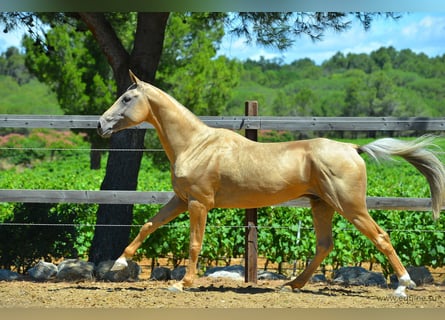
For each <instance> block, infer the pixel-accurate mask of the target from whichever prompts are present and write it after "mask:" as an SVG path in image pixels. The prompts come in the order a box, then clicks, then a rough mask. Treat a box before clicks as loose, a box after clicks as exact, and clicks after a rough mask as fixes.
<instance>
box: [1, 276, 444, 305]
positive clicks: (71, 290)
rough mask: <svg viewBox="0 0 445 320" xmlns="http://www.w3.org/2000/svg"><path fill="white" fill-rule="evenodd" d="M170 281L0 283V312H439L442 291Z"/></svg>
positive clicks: (436, 287)
mask: <svg viewBox="0 0 445 320" xmlns="http://www.w3.org/2000/svg"><path fill="white" fill-rule="evenodd" d="M172 283H173V282H172V281H170V282H159V281H150V280H148V279H142V280H140V281H138V282H126V283H110V282H78V283H67V282H45V283H39V282H33V281H13V282H0V307H1V308H445V286H443V285H428V286H424V287H419V288H416V289H414V290H409V291H407V293H408V297H407V298H393V297H392V296H391V294H392V290H391V289H382V288H376V287H357V286H351V287H344V286H339V285H332V284H308V285H307V286H305V287H304V288H303V290H301V291H300V292H283V291H281V290H279V288H280V286H281V285H282V284H283V282H282V281H278V280H277V281H258V283H257V284H251V283H250V284H249V283H244V282H243V281H235V280H227V279H215V278H204V277H202V278H198V279H197V280H196V282H195V285H194V287H193V288H191V289H189V290H187V291H184V292H180V293H172V292H170V291H168V290H167V288H168V287H169V286H170V285H171V284H172Z"/></svg>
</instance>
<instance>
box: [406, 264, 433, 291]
mask: <svg viewBox="0 0 445 320" xmlns="http://www.w3.org/2000/svg"><path fill="white" fill-rule="evenodd" d="M406 271H408V273H409V276H410V277H411V280H413V281H414V282H415V283H416V285H418V286H421V285H424V284H433V283H434V278H433V275H432V274H431V272H430V270H428V268H427V267H408V268H406Z"/></svg>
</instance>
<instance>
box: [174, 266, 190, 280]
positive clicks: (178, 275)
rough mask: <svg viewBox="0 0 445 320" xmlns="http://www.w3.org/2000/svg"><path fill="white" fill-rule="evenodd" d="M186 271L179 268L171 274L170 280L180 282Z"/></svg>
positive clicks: (181, 267)
mask: <svg viewBox="0 0 445 320" xmlns="http://www.w3.org/2000/svg"><path fill="white" fill-rule="evenodd" d="M186 271H187V268H186V267H185V266H179V267H177V268H175V269H173V271H172V272H171V279H172V280H177V281H179V280H182V278H184V276H185V272H186Z"/></svg>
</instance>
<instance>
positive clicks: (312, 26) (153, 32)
mask: <svg viewBox="0 0 445 320" xmlns="http://www.w3.org/2000/svg"><path fill="white" fill-rule="evenodd" d="M378 15H381V14H380V13H353V14H349V13H332V12H315V13H301V12H299V13H279V12H275V13H266V12H260V13H249V12H245V13H238V14H233V15H228V14H224V13H211V14H207V15H205V16H204V17H203V19H204V21H206V22H207V23H208V24H209V25H211V24H212V23H213V22H215V21H218V20H223V21H225V22H227V23H228V25H229V26H231V27H230V31H231V32H233V33H235V34H237V35H239V36H241V35H243V36H245V37H246V38H247V41H255V40H256V42H258V43H259V44H262V45H271V46H275V47H278V48H279V49H286V48H289V46H290V45H291V44H293V42H294V41H295V40H294V39H295V37H294V36H295V35H297V36H300V35H307V36H309V37H311V38H312V39H314V40H317V39H318V40H320V39H322V36H323V32H324V31H325V30H326V29H334V30H337V31H344V30H346V29H347V28H349V26H350V23H351V20H350V19H351V18H355V19H358V20H359V21H360V22H361V23H362V25H363V27H364V28H365V29H368V28H369V26H370V24H371V22H372V20H373V17H375V16H378ZM385 15H386V16H387V17H392V18H395V16H394V15H393V14H385ZM72 16H73V17H74V18H76V19H79V20H81V21H82V22H83V23H84V24H85V25H86V26H87V28H88V29H89V31H90V32H91V33H92V35H93V36H94V38H95V40H96V41H97V44H98V46H99V48H100V49H101V51H102V53H103V54H104V56H105V57H106V58H107V61H108V63H109V64H110V66H111V69H112V71H113V75H114V78H115V80H116V84H117V95H120V94H122V93H123V92H124V91H125V89H126V88H127V87H128V86H129V84H130V83H129V77H128V70H129V69H132V70H133V72H135V73H136V74H137V75H138V76H139V77H140V78H141V79H142V80H144V81H147V82H153V81H154V79H155V74H156V71H157V67H158V64H159V61H160V57H161V52H162V49H163V42H164V36H165V30H166V26H167V21H168V18H169V13H138V14H137V19H136V26H135V30H134V42H133V44H132V47H126V46H125V45H124V43H123V40H121V38H119V36H118V32H117V29H116V26H115V25H113V23H112V21H113V19H112V17H113V14H106V13H79V14H73V15H72ZM65 17H66V15H64V14H54V15H53V16H52V19H51V23H52V24H56V23H65ZM35 20H36V16H35V15H34V14H33V13H2V14H0V22H3V23H4V24H5V25H6V27H5V30H6V31H7V30H8V29H10V28H13V27H14V26H16V25H17V24H24V25H26V26H27V27H28V28H29V30H30V33H31V35H32V36H35V38H36V40H37V41H38V40H40V41H42V40H41V39H40V38H39V36H38V34H36V33H35V32H34V31H33V30H34V29H33V28H34V25H35ZM144 134H145V132H144V130H125V131H122V132H119V133H116V134H114V135H113V136H112V137H111V140H110V146H111V148H112V149H124V148H125V149H134V150H137V149H141V148H142V146H143V140H144V139H143V138H144ZM141 156H142V153H141V152H139V151H125V152H110V155H109V157H108V163H107V169H106V174H105V177H104V180H103V183H102V185H101V189H102V190H108V189H120V190H135V189H136V185H137V176H138V171H139V167H140V160H141ZM132 207H133V206H132V205H100V206H99V210H98V213H97V224H98V226H97V228H96V231H95V236H94V240H93V245H92V248H91V251H90V260H91V261H93V262H99V261H103V260H108V259H115V258H116V257H118V256H119V254H120V253H121V252H122V250H123V249H124V247H125V246H126V245H127V242H128V235H129V231H130V230H129V229H130V228H129V227H125V228H123V227H119V228H116V229H115V230H112V231H110V229H109V228H107V227H103V226H102V225H113V224H117V225H130V224H131V218H132Z"/></svg>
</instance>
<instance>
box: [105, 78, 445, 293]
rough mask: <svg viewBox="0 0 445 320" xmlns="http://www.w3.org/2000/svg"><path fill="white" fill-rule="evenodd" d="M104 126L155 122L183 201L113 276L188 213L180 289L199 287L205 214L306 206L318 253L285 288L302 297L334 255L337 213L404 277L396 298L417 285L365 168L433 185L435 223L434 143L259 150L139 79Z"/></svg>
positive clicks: (325, 143) (441, 173) (442, 179)
mask: <svg viewBox="0 0 445 320" xmlns="http://www.w3.org/2000/svg"><path fill="white" fill-rule="evenodd" d="M130 77H131V79H132V81H133V82H134V84H133V85H132V86H130V88H129V89H128V90H127V91H126V92H125V93H124V94H123V95H122V96H121V97H120V98H119V99H118V100H117V101H116V102H115V103H114V104H113V105H112V106H111V107H110V109H108V110H107V111H106V112H105V113H104V114H103V115H102V116H101V117H100V119H99V123H98V133H99V134H100V135H101V136H103V137H107V136H110V135H111V134H112V133H113V132H116V131H119V130H122V129H125V128H128V127H131V126H135V125H138V124H140V123H141V122H143V121H147V122H149V123H151V124H152V125H153V126H154V127H155V129H156V131H157V133H158V135H159V139H160V141H161V143H162V146H163V148H164V150H165V152H166V154H167V156H168V159H169V160H170V163H171V177H172V184H173V189H174V192H175V196H174V197H173V198H172V199H171V200H170V201H169V202H168V203H167V204H166V205H165V206H164V207H163V208H162V209H161V210H160V211H159V212H158V213H157V214H156V215H155V216H154V217H152V218H151V219H150V220H149V221H148V222H147V223H146V224H144V225H143V226H142V228H141V229H140V232H139V234H138V235H137V236H136V238H135V239H134V240H133V242H131V244H130V245H128V247H127V248H126V249H125V250H124V252H123V253H122V255H121V256H120V257H119V258H118V259H117V260H116V262H115V264H114V266H113V268H112V270H120V269H123V268H125V267H126V266H127V259H130V258H132V257H133V255H134V254H135V252H136V250H137V249H138V248H139V247H140V245H141V244H142V242H143V241H144V240H145V238H146V237H147V236H148V235H149V234H151V233H153V232H154V231H155V230H156V229H157V228H159V227H160V226H162V225H164V224H166V223H168V222H169V221H171V220H173V219H174V218H176V217H177V216H178V215H179V214H180V213H182V212H184V211H188V212H189V214H190V257H189V258H190V259H189V265H188V268H187V272H186V274H185V276H184V278H183V279H182V280H181V281H180V282H178V283H176V284H175V288H177V289H178V290H182V289H183V287H184V286H185V287H188V286H191V285H192V282H193V279H194V277H195V275H196V264H197V259H198V254H199V252H200V250H201V245H202V241H203V237H204V230H205V225H206V219H207V213H208V211H209V210H210V209H212V208H214V207H219V208H253V207H262V206H270V205H275V204H278V203H282V202H285V201H288V200H291V199H295V198H298V197H308V198H309V199H310V203H311V207H312V215H313V222H314V227H315V233H316V239H317V244H316V253H315V257H314V258H313V260H312V261H311V262H310V263H309V265H308V266H307V267H306V269H305V270H304V271H303V272H302V273H301V274H300V275H299V276H298V277H297V278H296V279H294V280H292V281H290V282H288V283H286V285H289V286H290V287H291V288H292V289H297V288H301V287H303V286H304V285H305V283H306V282H307V281H308V280H309V278H310V276H311V275H312V274H313V272H314V271H315V270H316V269H317V267H318V266H319V265H320V263H321V262H322V261H323V259H324V258H325V257H326V256H327V255H328V253H329V252H330V251H331V250H332V247H333V240H332V226H331V225H332V217H333V214H334V211H337V212H339V213H340V214H341V215H342V216H343V217H345V218H346V219H347V220H349V221H350V222H351V223H352V224H353V225H354V226H355V227H356V228H357V229H358V230H360V231H361V232H362V233H363V234H364V235H365V236H367V237H368V238H369V239H370V240H371V241H372V242H373V243H374V245H375V246H376V247H377V248H378V249H379V250H380V251H381V252H383V253H384V254H385V255H386V257H387V258H388V259H389V261H390V263H391V265H392V267H393V269H394V271H395V273H396V275H397V276H398V278H399V287H398V288H397V289H396V292H395V294H396V295H398V296H405V288H406V287H410V286H414V285H415V284H414V282H413V281H411V279H410V276H409V274H408V273H407V271H406V269H405V268H404V266H403V265H402V263H401V261H400V259H399V257H398V256H397V254H396V252H395V250H394V248H393V246H392V245H391V242H390V239H389V237H388V234H387V233H386V232H385V231H383V230H382V229H381V228H380V227H379V226H378V225H377V224H376V222H375V221H374V220H373V219H372V218H371V216H370V215H369V213H368V210H367V207H366V183H367V181H366V167H365V162H364V160H363V159H362V158H361V157H360V156H359V154H360V153H363V152H365V153H368V154H370V155H371V156H372V157H374V158H382V157H383V158H388V157H389V156H400V157H402V158H404V159H405V160H407V161H408V162H409V163H411V164H412V165H413V166H415V167H416V168H417V169H418V170H419V171H420V172H421V173H422V174H423V175H424V176H425V177H426V179H427V181H428V183H429V185H430V190H431V195H432V209H433V213H434V217H435V218H437V217H439V214H440V210H441V206H442V201H443V198H444V185H445V170H444V167H443V165H442V163H441V162H440V161H439V159H438V158H437V157H436V156H435V155H434V154H433V153H432V152H431V151H428V150H426V149H425V147H426V146H428V145H430V144H431V138H421V139H418V140H415V141H414V142H403V141H399V140H396V139H388V138H385V139H380V140H377V141H374V142H371V143H369V144H367V145H364V146H358V145H355V144H350V143H341V142H336V141H332V140H329V139H322V138H319V139H311V140H303V141H292V142H281V143H258V142H253V141H250V140H248V139H246V138H245V137H243V136H242V135H239V134H237V133H235V132H233V131H230V130H226V129H220V128H211V127H209V126H207V125H205V124H204V123H203V122H202V121H201V120H200V119H199V118H197V117H196V116H195V115H194V114H193V113H191V112H190V111H189V110H188V109H187V108H185V107H184V106H182V105H181V104H180V103H179V102H177V101H176V100H175V99H174V98H172V97H171V96H169V95H168V94H166V93H165V92H163V91H162V90H160V89H158V88H156V87H154V86H152V85H150V84H148V83H145V82H143V81H141V80H139V79H138V78H137V77H136V76H135V75H134V74H133V73H132V72H131V71H130Z"/></svg>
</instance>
